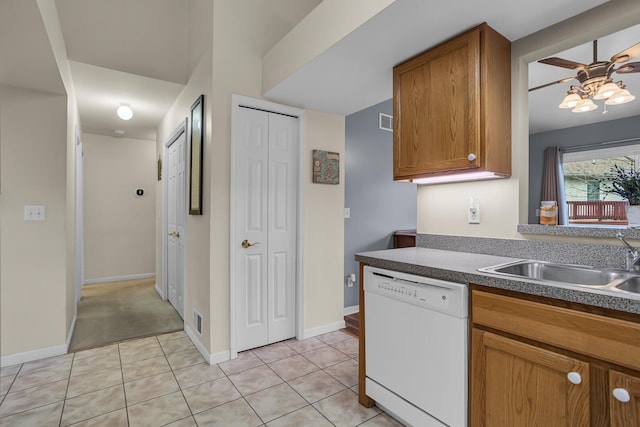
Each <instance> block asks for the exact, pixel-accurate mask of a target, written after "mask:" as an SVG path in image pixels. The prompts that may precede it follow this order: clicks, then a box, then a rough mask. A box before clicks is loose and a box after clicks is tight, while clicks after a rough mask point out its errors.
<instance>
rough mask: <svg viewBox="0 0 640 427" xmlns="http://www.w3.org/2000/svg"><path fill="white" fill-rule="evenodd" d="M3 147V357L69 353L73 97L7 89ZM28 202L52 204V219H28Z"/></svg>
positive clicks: (0, 107)
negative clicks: (69, 153)
mask: <svg viewBox="0 0 640 427" xmlns="http://www.w3.org/2000/svg"><path fill="white" fill-rule="evenodd" d="M34 123H37V125H36V124H34ZM0 151H1V152H2V157H1V165H0V172H1V175H0V183H1V184H2V194H1V196H0V229H1V230H2V239H1V241H0V263H1V265H2V268H1V269H0V286H1V288H0V295H1V296H2V297H1V298H0V304H1V305H0V316H1V318H0V326H1V328H2V329H1V330H0V340H1V341H0V348H1V349H2V356H3V360H4V359H5V356H12V355H16V354H20V353H27V352H37V351H39V350H46V349H51V348H55V349H56V350H55V351H56V352H57V354H62V353H64V351H65V350H66V348H65V347H64V344H65V340H66V338H67V336H66V335H67V332H68V329H67V328H68V324H67V319H66V314H67V310H66V307H67V301H66V298H67V289H66V288H67V284H68V277H67V270H66V266H67V259H66V256H67V255H66V253H67V248H66V239H67V237H66V227H65V223H66V220H67V219H66V215H67V209H66V200H67V189H66V186H67V97H66V96H63V95H52V94H48V93H42V92H34V91H29V90H24V89H16V88H9V87H2V86H0ZM25 205H42V206H44V207H45V220H44V221H25V220H24V206H25ZM50 355H51V354H50ZM18 361H23V360H22V359H21V360H15V361H14V363H16V362H18ZM3 364H4V363H3Z"/></svg>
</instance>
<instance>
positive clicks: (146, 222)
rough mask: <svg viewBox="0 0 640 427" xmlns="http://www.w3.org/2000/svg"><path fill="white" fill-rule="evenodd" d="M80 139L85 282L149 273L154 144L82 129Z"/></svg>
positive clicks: (152, 242)
mask: <svg viewBox="0 0 640 427" xmlns="http://www.w3.org/2000/svg"><path fill="white" fill-rule="evenodd" d="M82 142H83V146H84V209H85V280H86V281H89V282H91V283H94V282H98V281H109V280H110V279H113V280H115V279H117V278H118V277H121V276H135V275H141V274H153V273H154V272H155V232H156V230H155V220H154V218H155V207H156V204H155V202H156V200H155V199H156V176H157V175H156V142H155V141H147V140H142V139H129V138H114V137H110V136H103V135H94V134H87V133H85V134H83V136H82ZM138 188H142V189H144V195H143V196H137V195H136V193H135V191H136V189H138ZM114 278H115V279H114Z"/></svg>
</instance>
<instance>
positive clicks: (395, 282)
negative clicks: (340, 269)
mask: <svg viewBox="0 0 640 427" xmlns="http://www.w3.org/2000/svg"><path fill="white" fill-rule="evenodd" d="M364 291H365V293H366V292H372V293H375V294H378V295H383V296H386V297H388V298H393V299H396V300H400V301H404V302H407V303H410V304H413V305H417V306H420V307H424V308H428V309H431V310H436V311H439V312H442V313H446V314H450V315H453V316H456V317H467V313H468V309H467V295H468V288H467V285H465V284H461V283H454V282H446V281H443V280H438V279H432V278H429V277H423V276H415V275H409V274H406V273H400V272H396V271H390V270H383V269H379V268H373V267H365V274H364Z"/></svg>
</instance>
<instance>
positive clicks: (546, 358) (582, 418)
mask: <svg viewBox="0 0 640 427" xmlns="http://www.w3.org/2000/svg"><path fill="white" fill-rule="evenodd" d="M472 348H473V350H472V351H473V353H472V354H473V369H472V375H473V379H472V384H473V388H472V392H471V394H472V396H473V401H472V410H471V417H472V423H471V424H472V425H473V426H513V427H516V426H546V427H555V426H571V427H584V426H588V425H589V424H590V422H589V394H590V389H589V364H588V363H586V362H583V361H581V360H578V359H574V358H571V357H567V356H564V355H561V354H557V353H553V352H551V351H548V350H543V349H540V348H536V347H533V346H531V345H528V344H525V343H522V342H519V341H516V340H513V339H510V338H506V337H503V336H500V335H496V334H493V333H491V332H486V331H481V330H478V329H474V330H473V332H472ZM568 374H570V375H571V378H572V379H573V381H574V382H576V383H577V384H574V383H572V382H571V381H570V380H569V378H568Z"/></svg>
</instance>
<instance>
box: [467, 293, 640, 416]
mask: <svg viewBox="0 0 640 427" xmlns="http://www.w3.org/2000/svg"><path fill="white" fill-rule="evenodd" d="M593 311H596V312H595V313H594V312H593ZM470 321H471V345H470V356H469V357H470V373H469V377H470V385H469V393H470V395H469V403H470V410H469V413H470V415H469V425H470V426H471V427H518V426H532V427H533V426H540V427H555V426H580V427H589V426H592V427H607V426H611V427H640V316H635V315H629V314H626V313H625V314H621V313H617V312H613V311H606V312H605V311H604V310H598V309H595V310H594V309H591V308H590V307H585V306H580V305H577V304H569V303H565V302H563V303H558V302H555V301H554V300H550V299H545V298H542V297H529V296H526V295H522V296H521V294H517V293H513V292H508V291H503V292H496V291H494V290H491V289H489V288H484V287H481V286H477V285H472V287H471V312H470Z"/></svg>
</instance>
